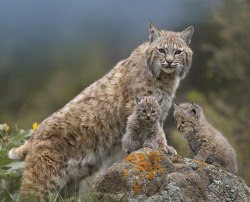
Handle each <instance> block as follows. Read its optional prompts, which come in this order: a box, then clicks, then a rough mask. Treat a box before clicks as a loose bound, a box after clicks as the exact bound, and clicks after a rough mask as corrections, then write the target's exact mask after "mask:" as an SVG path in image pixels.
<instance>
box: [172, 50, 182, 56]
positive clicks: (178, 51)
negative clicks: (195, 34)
mask: <svg viewBox="0 0 250 202" xmlns="http://www.w3.org/2000/svg"><path fill="white" fill-rule="evenodd" d="M181 52H182V51H181V50H176V51H175V52H174V54H175V55H178V54H181Z"/></svg>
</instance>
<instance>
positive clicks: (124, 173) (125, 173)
mask: <svg viewBox="0 0 250 202" xmlns="http://www.w3.org/2000/svg"><path fill="white" fill-rule="evenodd" d="M123 175H124V176H125V177H128V170H127V169H125V170H124V171H123Z"/></svg>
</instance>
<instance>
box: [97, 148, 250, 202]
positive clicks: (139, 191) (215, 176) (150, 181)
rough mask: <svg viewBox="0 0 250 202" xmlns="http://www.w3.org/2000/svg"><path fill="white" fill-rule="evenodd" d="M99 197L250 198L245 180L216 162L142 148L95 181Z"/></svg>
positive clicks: (175, 200) (154, 200)
mask: <svg viewBox="0 0 250 202" xmlns="http://www.w3.org/2000/svg"><path fill="white" fill-rule="evenodd" d="M94 191H95V193H96V194H97V196H98V198H99V200H100V201H131V202H133V201H149V202H161V201H172V202H179V201H180V202H183V201H184V202H189V201H190V202H191V201H192V202H193V201H199V202H200V201H206V202H207V201H211V202H217V201H220V202H222V201H237V202H243V201H246V202H247V201H250V188H249V187H247V185H246V184H245V183H244V181H243V180H242V179H241V178H240V177H238V176H235V175H233V174H231V173H228V172H226V171H224V170H222V169H220V168H217V167H215V166H213V165H209V164H206V163H203V162H199V161H196V160H193V159H187V158H184V159H183V158H182V157H180V156H178V155H165V154H164V153H163V152H162V151H160V150H151V149H150V148H143V149H140V150H138V151H136V152H133V153H131V154H130V155H128V156H127V157H126V158H124V159H123V160H122V162H120V163H115V164H113V165H112V166H111V167H110V168H109V169H108V171H107V172H106V173H105V174H103V175H101V176H99V177H98V178H97V180H96V181H95V183H94Z"/></svg>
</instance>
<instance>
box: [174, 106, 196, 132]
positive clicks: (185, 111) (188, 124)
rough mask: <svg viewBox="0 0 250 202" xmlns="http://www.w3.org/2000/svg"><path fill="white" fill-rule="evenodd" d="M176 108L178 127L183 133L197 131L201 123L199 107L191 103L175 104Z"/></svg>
mask: <svg viewBox="0 0 250 202" xmlns="http://www.w3.org/2000/svg"><path fill="white" fill-rule="evenodd" d="M196 106H197V105H196ZM197 107H198V106H197ZM174 108H175V111H174V117H175V120H176V127H177V129H178V130H179V131H180V132H183V133H193V132H195V131H196V129H197V127H198V124H199V123H198V121H199V112H198V110H199V109H198V108H195V106H194V105H192V104H190V103H183V104H180V105H175V104H174Z"/></svg>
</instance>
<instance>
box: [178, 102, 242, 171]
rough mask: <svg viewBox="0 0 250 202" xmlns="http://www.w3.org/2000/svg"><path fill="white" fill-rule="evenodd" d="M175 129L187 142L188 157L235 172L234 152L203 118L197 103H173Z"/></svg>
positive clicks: (220, 134) (225, 140)
mask: <svg viewBox="0 0 250 202" xmlns="http://www.w3.org/2000/svg"><path fill="white" fill-rule="evenodd" d="M174 108H175V111H174V117H175V119H176V124H177V129H178V130H179V131H180V132H182V133H183V134H184V138H185V139H186V140H187V142H188V146H189V155H188V156H189V157H190V158H194V159H196V160H199V161H203V162H206V163H210V164H213V165H215V166H219V167H221V168H223V169H224V170H226V171H228V172H231V173H233V174H235V173H236V172H237V170H238V168H237V162H236V153H235V151H234V149H233V147H232V146H231V145H230V144H229V142H228V141H227V139H226V138H225V137H224V136H223V135H222V133H220V132H219V131H218V130H216V129H215V128H214V127H213V126H212V125H211V124H210V123H209V122H208V121H207V120H206V118H205V115H204V113H203V110H202V108H201V107H200V106H199V105H197V104H190V103H182V104H180V105H176V104H174Z"/></svg>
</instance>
